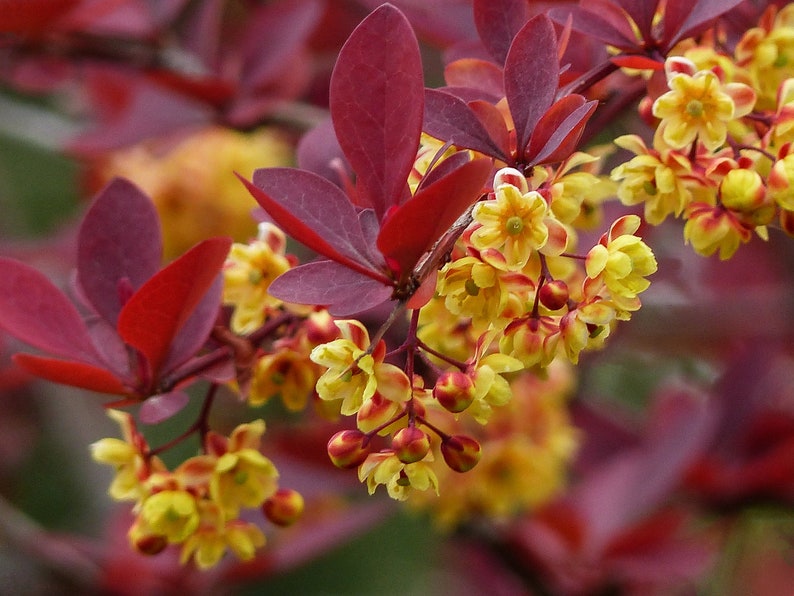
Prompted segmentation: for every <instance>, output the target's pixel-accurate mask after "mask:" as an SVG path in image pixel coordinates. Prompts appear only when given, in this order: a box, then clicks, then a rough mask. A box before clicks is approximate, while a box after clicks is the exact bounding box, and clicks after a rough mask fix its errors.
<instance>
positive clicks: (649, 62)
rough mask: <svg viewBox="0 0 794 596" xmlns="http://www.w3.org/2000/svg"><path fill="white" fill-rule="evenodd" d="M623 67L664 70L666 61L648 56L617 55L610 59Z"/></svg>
mask: <svg viewBox="0 0 794 596" xmlns="http://www.w3.org/2000/svg"><path fill="white" fill-rule="evenodd" d="M609 60H610V61H611V62H612V63H613V64H617V65H618V66H620V67H621V68H638V69H641V70H664V62H659V61H658V60H654V59H652V58H647V57H646V56H626V55H622V56H615V57H614V58H610V59H609Z"/></svg>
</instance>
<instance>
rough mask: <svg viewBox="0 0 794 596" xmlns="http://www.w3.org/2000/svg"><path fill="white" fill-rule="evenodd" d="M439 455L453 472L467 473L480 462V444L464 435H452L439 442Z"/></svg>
mask: <svg viewBox="0 0 794 596" xmlns="http://www.w3.org/2000/svg"><path fill="white" fill-rule="evenodd" d="M441 455H442V456H443V457H444V461H445V462H446V464H447V465H448V466H449V467H450V469H452V470H454V471H455V472H468V471H469V470H471V469H472V468H473V467H474V466H476V465H477V462H479V461H480V456H481V455H482V448H481V447H480V444H479V443H478V442H477V441H475V440H474V439H472V438H471V437H467V436H466V435H452V436H450V437H447V438H446V439H444V440H443V441H442V442H441Z"/></svg>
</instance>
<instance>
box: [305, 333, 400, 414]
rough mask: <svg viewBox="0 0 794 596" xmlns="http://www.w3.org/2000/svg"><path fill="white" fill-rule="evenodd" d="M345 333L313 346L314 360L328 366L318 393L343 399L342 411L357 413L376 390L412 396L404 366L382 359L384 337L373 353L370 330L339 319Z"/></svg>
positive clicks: (391, 395) (391, 397)
mask: <svg viewBox="0 0 794 596" xmlns="http://www.w3.org/2000/svg"><path fill="white" fill-rule="evenodd" d="M336 325H337V327H339V330H340V332H341V335H342V337H341V338H340V339H336V340H334V341H332V342H329V343H326V344H321V345H319V346H317V347H316V348H314V349H313V350H312V352H311V355H310V358H311V359H312V362H315V363H317V364H319V365H320V366H324V367H325V368H326V369H327V370H326V371H325V372H324V373H323V374H322V376H320V378H319V379H318V380H317V394H318V395H319V396H320V399H323V400H342V407H341V412H342V414H343V415H345V416H349V415H351V414H355V413H356V412H358V410H359V409H360V408H361V406H362V404H363V403H364V402H365V401H366V400H368V399H370V398H372V396H373V395H375V391H376V390H377V391H378V393H380V394H381V395H382V396H383V397H385V398H386V399H388V400H390V401H394V402H404V401H407V400H409V399H410V397H411V387H410V382H409V381H408V377H407V376H406V374H405V373H404V372H403V371H402V369H400V368H398V367H396V366H394V365H393V364H388V363H385V362H383V359H384V358H385V356H386V344H385V343H384V342H383V341H381V342H379V343H378V345H377V346H375V349H374V350H373V351H372V353H371V354H369V353H367V349H368V348H369V343H370V341H369V333H368V332H367V330H366V328H365V327H364V325H362V324H361V323H360V322H358V321H354V320H344V321H337V322H336Z"/></svg>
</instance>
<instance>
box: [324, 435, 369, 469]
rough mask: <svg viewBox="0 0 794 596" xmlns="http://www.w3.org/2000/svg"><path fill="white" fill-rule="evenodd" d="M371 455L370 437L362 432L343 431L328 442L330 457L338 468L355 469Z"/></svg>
mask: <svg viewBox="0 0 794 596" xmlns="http://www.w3.org/2000/svg"><path fill="white" fill-rule="evenodd" d="M367 455H369V437H368V436H367V435H365V434H364V433H362V432H361V431H360V430H342V431H339V432H338V433H336V434H335V435H334V436H333V437H331V438H330V440H329V441H328V457H330V458H331V461H332V462H333V464H334V465H335V466H336V467H337V468H346V469H349V468H355V467H356V466H358V465H359V464H360V463H362V462H363V461H364V460H365V459H367Z"/></svg>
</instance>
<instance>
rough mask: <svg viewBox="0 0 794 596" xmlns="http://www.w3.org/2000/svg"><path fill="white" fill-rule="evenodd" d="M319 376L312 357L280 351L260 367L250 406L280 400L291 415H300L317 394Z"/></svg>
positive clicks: (262, 360) (263, 359)
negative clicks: (311, 398)
mask: <svg viewBox="0 0 794 596" xmlns="http://www.w3.org/2000/svg"><path fill="white" fill-rule="evenodd" d="M318 377H319V372H318V370H317V365H315V364H314V363H313V362H312V361H311V360H310V359H309V355H308V354H304V353H301V352H298V351H296V350H292V349H290V348H279V349H278V350H277V351H276V352H275V353H273V354H266V355H265V356H262V357H261V358H260V359H259V360H258V361H257V363H256V366H255V367H254V371H253V378H252V379H251V386H250V388H249V390H248V403H249V404H250V405H252V406H261V405H263V404H265V403H267V402H268V401H270V400H271V399H273V398H279V399H281V401H282V402H283V403H284V406H285V407H286V408H287V409H288V410H290V411H291V412H299V411H301V410H303V409H304V408H305V407H306V402H307V400H308V399H309V397H310V396H311V394H312V392H313V391H314V386H315V384H316V383H317V379H318Z"/></svg>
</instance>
